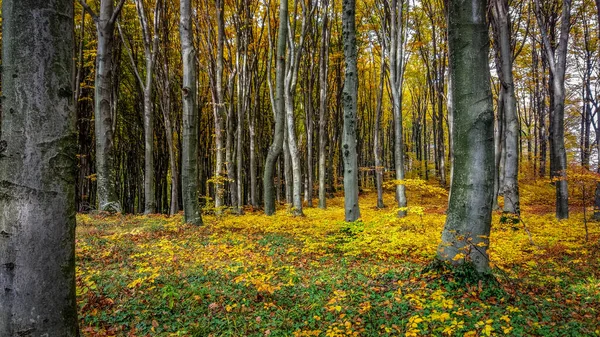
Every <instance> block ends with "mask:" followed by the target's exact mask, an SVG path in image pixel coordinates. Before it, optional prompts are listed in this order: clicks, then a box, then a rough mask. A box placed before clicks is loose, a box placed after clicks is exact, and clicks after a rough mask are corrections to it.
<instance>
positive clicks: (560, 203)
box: [535, 0, 571, 219]
mask: <svg viewBox="0 0 600 337" xmlns="http://www.w3.org/2000/svg"><path fill="white" fill-rule="evenodd" d="M535 5H536V17H537V20H538V24H539V26H540V31H541V32H542V41H543V44H544V50H545V51H546V56H547V59H548V63H549V67H550V73H551V74H552V77H553V80H552V93H553V96H554V111H553V113H552V148H553V151H551V153H552V156H553V157H552V159H553V160H552V162H553V163H554V165H552V166H553V167H552V175H553V176H554V177H558V180H557V181H556V218H557V219H567V218H568V217H569V190H568V186H567V172H566V169H567V152H566V149H565V137H564V136H565V127H564V124H565V120H564V118H565V71H566V64H567V48H568V41H569V31H570V29H571V23H570V19H571V0H564V1H563V8H562V16H561V27H560V38H559V42H558V47H557V48H556V52H553V50H552V46H551V44H550V39H549V38H548V33H547V30H546V23H545V22H544V21H543V18H542V13H541V8H540V2H539V0H535ZM555 55H556V56H555Z"/></svg>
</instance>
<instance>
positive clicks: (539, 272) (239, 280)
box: [77, 191, 600, 337]
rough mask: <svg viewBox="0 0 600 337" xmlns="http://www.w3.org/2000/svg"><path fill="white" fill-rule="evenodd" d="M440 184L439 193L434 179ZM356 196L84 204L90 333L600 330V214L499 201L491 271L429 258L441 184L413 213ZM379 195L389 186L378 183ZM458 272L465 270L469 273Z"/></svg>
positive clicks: (83, 305)
mask: <svg viewBox="0 0 600 337" xmlns="http://www.w3.org/2000/svg"><path fill="white" fill-rule="evenodd" d="M434 194H435V193H434ZM374 198H375V196H374V194H373V193H366V194H365V195H363V196H361V200H360V202H361V204H360V205H361V213H362V221H360V222H356V223H351V224H346V223H344V222H342V221H340V220H342V219H343V214H344V211H343V200H342V199H341V198H339V197H338V198H335V199H332V200H328V206H329V208H328V209H327V210H320V209H317V208H306V209H305V214H306V216H305V217H301V218H295V217H293V216H291V215H290V214H288V213H287V212H286V210H285V209H281V210H279V211H278V212H277V213H276V215H274V216H272V217H267V216H264V215H262V214H261V213H259V212H251V211H248V212H247V214H246V215H244V216H240V217H238V216H234V215H224V216H221V217H214V216H210V215H208V216H205V217H204V222H205V225H204V226H202V227H193V226H188V225H183V224H182V223H181V216H174V217H171V218H167V217H163V216H147V217H146V216H122V215H116V216H105V215H79V216H78V228H77V293H78V305H79V312H80V327H81V332H82V334H83V335H84V336H112V335H116V336H215V337H216V336H503V335H508V336H594V335H600V331H599V330H600V323H599V322H600V268H599V267H600V252H599V248H600V247H599V244H598V240H599V239H600V226H598V224H597V223H590V224H589V229H590V241H589V242H586V241H585V231H584V228H583V221H582V214H580V213H575V212H573V211H572V214H571V219H570V220H566V221H561V222H558V221H556V220H555V219H554V216H553V214H552V213H549V212H548V213H547V212H546V211H540V207H539V206H537V205H525V206H524V207H523V220H524V222H525V224H526V225H527V227H528V229H529V230H530V231H531V234H532V239H533V241H534V243H535V245H532V244H530V242H529V238H528V235H527V233H526V232H525V231H524V230H523V227H522V224H513V223H511V222H506V221H501V217H502V216H501V214H500V213H497V214H495V215H494V220H493V228H492V235H491V245H490V259H491V263H492V266H493V276H494V277H493V278H489V279H483V280H481V279H478V278H476V277H473V274H472V271H470V270H469V268H468V267H460V268H458V269H457V268H448V267H446V266H443V265H442V266H440V265H433V264H432V261H433V260H434V256H435V252H436V248H437V245H438V243H439V240H440V233H441V230H442V227H443V224H444V219H445V216H444V214H443V210H444V209H445V205H446V197H445V196H443V195H441V196H435V195H429V194H427V191H420V192H419V193H413V194H409V200H415V204H417V202H418V207H412V208H409V216H408V217H406V218H404V219H397V218H396V217H395V213H396V212H395V210H394V209H392V208H387V209H383V210H377V209H375V208H374V207H373V206H374V205H375V204H376V202H375V199H374ZM385 201H386V204H387V205H392V204H393V195H392V194H386V199H385ZM465 280H466V281H465Z"/></svg>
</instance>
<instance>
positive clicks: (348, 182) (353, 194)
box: [342, 0, 360, 222]
mask: <svg viewBox="0 0 600 337" xmlns="http://www.w3.org/2000/svg"><path fill="white" fill-rule="evenodd" d="M342 11H343V14H342V37H343V43H344V59H345V63H346V76H345V80H344V91H343V92H342V105H343V108H344V136H343V140H342V147H343V149H342V158H343V161H344V208H345V213H346V216H345V219H346V221H347V222H352V221H356V220H357V219H359V218H360V208H359V206H358V158H357V157H358V154H357V153H356V101H357V95H358V69H357V66H356V59H357V51H356V28H355V25H356V23H355V18H356V0H343V2H342Z"/></svg>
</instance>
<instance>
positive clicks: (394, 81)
mask: <svg viewBox="0 0 600 337" xmlns="http://www.w3.org/2000/svg"><path fill="white" fill-rule="evenodd" d="M390 13H391V14H390V16H391V18H390V42H389V43H388V46H389V51H388V55H389V65H390V77H389V81H390V88H391V90H390V91H391V92H392V101H393V116H394V118H393V119H394V169H395V171H396V180H398V181H401V180H403V179H404V176H405V173H404V129H403V127H402V83H403V76H404V64H405V60H404V45H405V41H406V37H405V33H404V32H405V29H404V16H405V15H404V14H403V13H404V1H402V0H400V1H398V0H392V1H391V5H390ZM396 201H397V202H398V207H399V208H400V210H399V211H398V216H399V217H404V216H406V205H407V202H406V188H405V186H404V184H397V185H396Z"/></svg>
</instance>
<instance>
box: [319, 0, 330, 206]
mask: <svg viewBox="0 0 600 337" xmlns="http://www.w3.org/2000/svg"><path fill="white" fill-rule="evenodd" d="M322 7H323V12H324V13H323V22H322V26H321V49H320V52H319V208H322V209H325V208H327V196H326V194H325V193H326V191H325V178H326V176H325V174H326V173H325V171H326V165H325V164H326V157H327V153H326V151H327V149H326V145H327V144H326V143H327V135H326V128H327V115H326V113H327V74H328V70H329V62H328V60H329V38H330V35H331V29H330V28H329V0H323V2H322Z"/></svg>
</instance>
